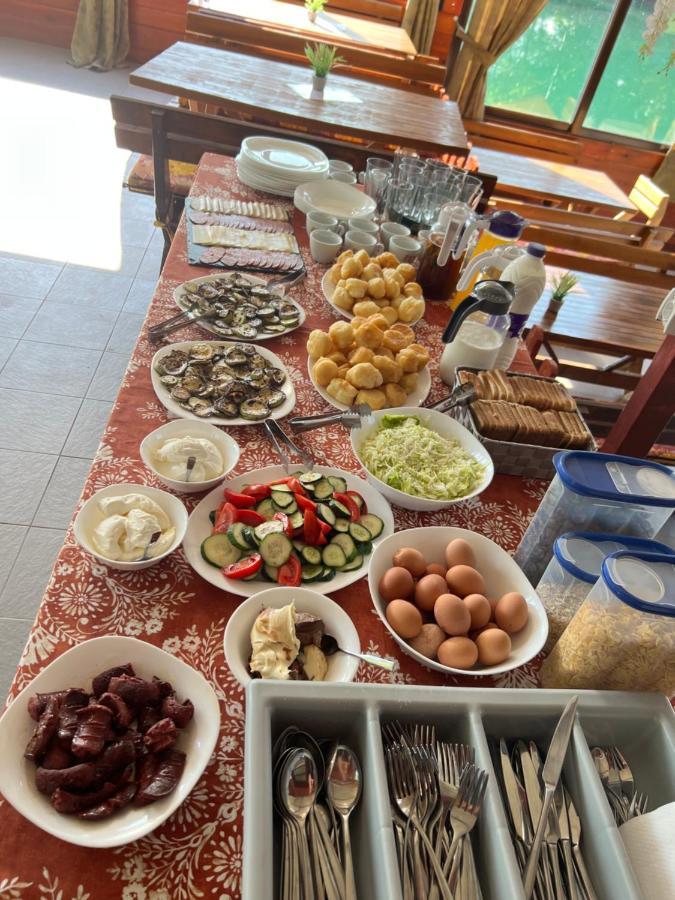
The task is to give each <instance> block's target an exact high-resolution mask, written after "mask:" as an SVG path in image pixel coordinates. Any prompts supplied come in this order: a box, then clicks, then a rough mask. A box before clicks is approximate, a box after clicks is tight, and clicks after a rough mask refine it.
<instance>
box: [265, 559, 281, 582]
mask: <svg viewBox="0 0 675 900" xmlns="http://www.w3.org/2000/svg"><path fill="white" fill-rule="evenodd" d="M262 571H263V572H264V573H265V575H266V577H267V578H269V580H270V581H273V582H274V583H275V584H276V583H277V579H278V577H279V569H278V567H277V566H269V565H268V564H267V563H265V564H264V565H263V567H262Z"/></svg>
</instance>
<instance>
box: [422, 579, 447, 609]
mask: <svg viewBox="0 0 675 900" xmlns="http://www.w3.org/2000/svg"><path fill="white" fill-rule="evenodd" d="M447 592H448V586H447V584H446V583H445V578H441V576H440V575H425V576H424V578H420V580H419V581H418V582H417V584H416V585H415V603H416V604H417V605H418V606H419V608H420V609H426V610H432V609H433V608H434V603H435V602H436V598H437V597H440V596H441V594H446V593H447Z"/></svg>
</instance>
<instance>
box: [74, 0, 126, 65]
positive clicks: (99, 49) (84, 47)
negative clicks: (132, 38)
mask: <svg viewBox="0 0 675 900" xmlns="http://www.w3.org/2000/svg"><path fill="white" fill-rule="evenodd" d="M128 52H129V0H80V5H79V8H78V10H77V19H76V20H75V31H74V32H73V38H72V41H71V44H70V54H71V60H70V62H71V63H72V64H73V65H74V66H78V67H80V66H87V67H88V68H90V69H99V70H101V71H103V72H107V71H108V69H114V68H115V66H119V65H121V64H122V63H123V62H124V60H125V59H126V57H127V54H128Z"/></svg>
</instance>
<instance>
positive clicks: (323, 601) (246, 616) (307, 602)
mask: <svg viewBox="0 0 675 900" xmlns="http://www.w3.org/2000/svg"><path fill="white" fill-rule="evenodd" d="M289 603H295V609H296V612H304V613H311V614H312V615H313V616H318V617H319V618H320V619H322V620H323V623H324V625H325V626H326V634H330V635H331V636H332V637H334V638H335V640H336V641H337V642H338V645H339V646H340V647H342V648H344V649H345V650H349V651H350V652H352V653H360V652H361V649H360V645H359V635H358V632H357V631H356V628H355V627H354V623H353V622H352V620H351V619H350V618H349V616H348V615H347V613H346V612H345V611H344V609H342V607H341V606H338V605H337V603H336V602H335V601H334V600H331V599H330V598H329V597H326V596H325V595H324V594H319V593H318V592H317V591H312V590H310V589H309V588H302V587H271V588H268V589H267V590H264V591H259V592H258V593H257V594H253V595H252V596H251V597H249V598H248V600H246V601H245V602H244V603H242V604H241V606H238V607H237V609H236V610H235V611H234V613H233V614H232V616H231V617H230V620H229V622H228V623H227V627H226V628H225V637H224V640H223V644H224V648H225V659H226V660H227V664H228V666H229V667H230V669H231V670H232V674H233V675H234V677H235V678H236V679H237V681H238V682H239V684H241V685H243V686H244V687H246V685H247V684H248V683H249V682H250V681H251V680H252V679H251V676H250V674H249V670H248V661H249V658H250V656H251V628H253V623H254V622H255V620H256V618H257V617H258V615H259V614H260V613H261V612H262V611H263V610H264V609H268V608H270V607H271V608H272V609H280V608H281V607H282V606H288V604H289ZM327 659H328V674H327V675H326V678H325V679H324V680H325V681H326V682H328V681H333V682H335V681H342V682H349V681H353V680H354V678H355V676H356V670H357V669H358V667H359V661H358V659H355V658H354V657H353V656H348V655H347V654H346V653H340V651H339V650H338V651H337V652H336V653H334V654H333V655H332V656H329V657H327ZM321 683H322V682H317V684H321Z"/></svg>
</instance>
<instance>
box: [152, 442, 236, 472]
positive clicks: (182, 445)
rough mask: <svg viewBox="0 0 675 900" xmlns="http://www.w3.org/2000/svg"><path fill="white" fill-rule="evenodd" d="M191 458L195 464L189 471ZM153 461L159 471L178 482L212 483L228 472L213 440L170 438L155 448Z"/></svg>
mask: <svg viewBox="0 0 675 900" xmlns="http://www.w3.org/2000/svg"><path fill="white" fill-rule="evenodd" d="M191 456H193V457H194V458H195V464H194V466H193V468H192V471H191V472H188V471H187V461H188V459H189V458H190V457H191ZM152 458H153V462H154V464H155V468H156V469H157V471H158V472H159V473H160V474H161V475H165V476H166V477H167V478H173V480H174V481H209V480H210V479H211V478H217V477H218V476H219V475H222V474H223V471H224V470H225V465H224V462H223V457H222V454H221V452H220V450H219V449H218V447H217V446H216V445H215V444H214V443H213V441H210V440H208V438H202V437H192V436H191V435H184V436H183V437H173V438H168V439H167V440H166V441H164V443H163V444H160V445H159V446H158V447H156V448H155V449H154V451H153V453H152Z"/></svg>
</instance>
